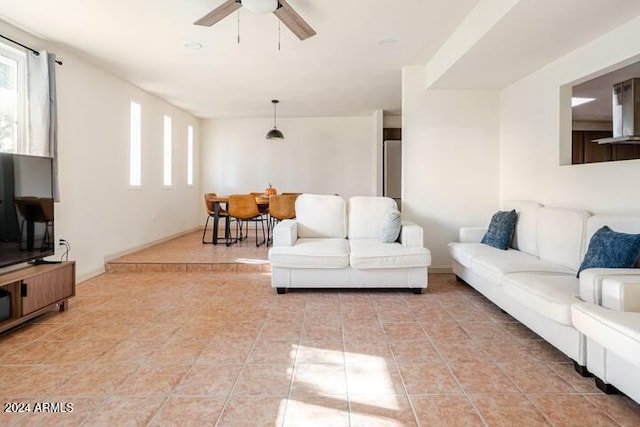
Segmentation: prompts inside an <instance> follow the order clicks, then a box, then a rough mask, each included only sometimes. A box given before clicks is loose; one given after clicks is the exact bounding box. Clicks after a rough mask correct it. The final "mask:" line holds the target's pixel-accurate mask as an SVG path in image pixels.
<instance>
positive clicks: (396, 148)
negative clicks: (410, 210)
mask: <svg viewBox="0 0 640 427" xmlns="http://www.w3.org/2000/svg"><path fill="white" fill-rule="evenodd" d="M382 147H383V160H384V161H383V167H382V177H383V190H382V191H383V195H385V196H387V197H391V198H392V199H393V200H395V201H396V203H397V204H398V209H400V208H401V203H400V202H401V197H402V141H400V140H387V141H384V142H383V145H382Z"/></svg>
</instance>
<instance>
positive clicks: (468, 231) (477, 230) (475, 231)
mask: <svg viewBox="0 0 640 427" xmlns="http://www.w3.org/2000/svg"><path fill="white" fill-rule="evenodd" d="M487 230H488V228H487V227H462V228H460V230H458V241H459V242H460V243H480V242H481V241H482V238H483V237H484V235H485V234H486V232H487Z"/></svg>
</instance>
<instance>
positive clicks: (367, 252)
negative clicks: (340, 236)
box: [349, 239, 431, 270]
mask: <svg viewBox="0 0 640 427" xmlns="http://www.w3.org/2000/svg"><path fill="white" fill-rule="evenodd" d="M349 262H350V265H351V267H352V268H355V269H360V270H365V269H372V268H406V267H428V266H429V265H430V264H431V253H430V252H429V250H428V249H425V248H421V247H416V246H412V247H405V246H403V245H402V244H400V243H383V242H381V241H380V240H379V239H350V240H349Z"/></svg>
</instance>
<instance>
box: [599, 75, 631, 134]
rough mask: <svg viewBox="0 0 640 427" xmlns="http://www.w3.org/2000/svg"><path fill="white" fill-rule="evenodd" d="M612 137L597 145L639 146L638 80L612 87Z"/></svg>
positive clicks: (627, 81)
mask: <svg viewBox="0 0 640 427" xmlns="http://www.w3.org/2000/svg"><path fill="white" fill-rule="evenodd" d="M612 97H613V98H612V101H613V102H612V103H613V137H612V138H602V139H596V140H595V141H594V142H597V143H598V144H640V78H634V79H629V80H625V81H623V82H620V83H616V84H615V85H613V93H612Z"/></svg>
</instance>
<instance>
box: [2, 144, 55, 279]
mask: <svg viewBox="0 0 640 427" xmlns="http://www.w3.org/2000/svg"><path fill="white" fill-rule="evenodd" d="M53 223H54V222H53V168H52V159H51V158H49V157H36V156H26V155H20V154H12V153H0V268H2V267H7V266H9V265H13V264H19V263H23V262H39V261H42V260H43V258H44V257H47V256H50V255H53V254H54V252H55V239H54V234H53V232H54V227H53Z"/></svg>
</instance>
